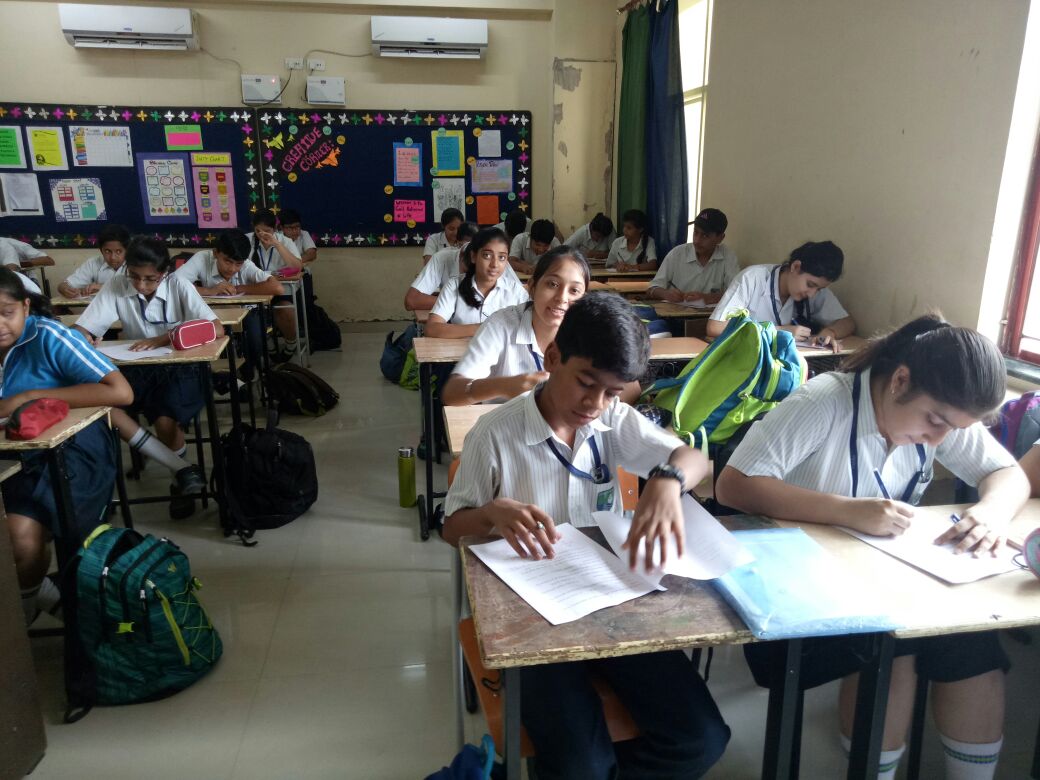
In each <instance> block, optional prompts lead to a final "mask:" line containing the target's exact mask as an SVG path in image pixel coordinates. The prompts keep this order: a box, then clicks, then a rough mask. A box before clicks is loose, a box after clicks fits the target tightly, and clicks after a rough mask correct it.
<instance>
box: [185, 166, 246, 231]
mask: <svg viewBox="0 0 1040 780" xmlns="http://www.w3.org/2000/svg"><path fill="white" fill-rule="evenodd" d="M194 157H195V155H192V159H194ZM229 157H230V155H229ZM234 175H235V174H234V172H233V171H232V169H231V168H229V167H223V166H212V165H206V166H195V167H193V168H192V181H193V182H194V196H195V212H196V215H197V218H198V226H199V227H200V228H233V227H238V212H237V211H236V210H235V180H234Z"/></svg>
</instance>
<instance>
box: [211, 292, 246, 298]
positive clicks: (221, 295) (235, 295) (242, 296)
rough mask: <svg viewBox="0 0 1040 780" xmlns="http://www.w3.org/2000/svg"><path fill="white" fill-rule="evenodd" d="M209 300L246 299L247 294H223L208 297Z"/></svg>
mask: <svg viewBox="0 0 1040 780" xmlns="http://www.w3.org/2000/svg"><path fill="white" fill-rule="evenodd" d="M205 297H207V298H245V297H246V294H245V293H221V294H220V295H207V296H205Z"/></svg>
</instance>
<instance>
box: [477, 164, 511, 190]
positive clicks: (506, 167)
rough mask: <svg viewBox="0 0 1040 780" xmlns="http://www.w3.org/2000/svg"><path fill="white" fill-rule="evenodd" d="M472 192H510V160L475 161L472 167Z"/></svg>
mask: <svg viewBox="0 0 1040 780" xmlns="http://www.w3.org/2000/svg"><path fill="white" fill-rule="evenodd" d="M473 191H474V192H512V191H513V161H512V160H479V159H478V160H477V161H476V163H475V164H474V165H473Z"/></svg>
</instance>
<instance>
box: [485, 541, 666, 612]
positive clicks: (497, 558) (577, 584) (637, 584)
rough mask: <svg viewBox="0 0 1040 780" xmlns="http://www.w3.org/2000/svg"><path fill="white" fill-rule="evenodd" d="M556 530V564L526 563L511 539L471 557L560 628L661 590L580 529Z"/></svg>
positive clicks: (550, 560) (549, 560)
mask: <svg viewBox="0 0 1040 780" xmlns="http://www.w3.org/2000/svg"><path fill="white" fill-rule="evenodd" d="M556 528H557V530H558V531H559V532H560V535H561V536H562V538H561V539H560V541H558V542H557V543H556V545H555V551H556V557H555V558H543V559H542V560H540V561H536V560H533V559H531V558H521V557H520V556H519V555H517V554H516V551H515V550H513V548H512V547H510V546H509V542H507V541H506V540H505V539H499V540H498V541H497V542H489V543H488V544H477V545H473V546H472V547H470V548H469V552H472V553H473V554H474V555H476V556H477V557H478V558H480V560H482V561H483V562H484V563H486V564H487V566H488V568H490V569H491V571H493V572H494V573H495V574H496V575H498V576H499V577H500V578H501V580H502V581H503V582H504V583H505V584H506V585H508V586H509V587H510V588H512V589H513V590H514V591H515V592H516V594H517V595H518V596H519V597H520V598H522V599H523V600H524V601H526V602H527V603H528V604H530V605H531V606H532V607H534V609H535V610H536V611H537V612H538V613H539V614H540V615H541V616H542V617H544V618H545V619H546V620H548V621H549V622H550V623H552V624H553V625H554V626H557V625H559V624H560V623H569V622H570V621H572V620H577V619H578V618H581V617H584V616H585V615H589V614H591V613H593V612H595V611H597V610H600V609H604V608H605V607H613V606H615V605H617V604H623V603H624V602H626V601H630V600H632V599H634V598H638V597H639V596H643V595H645V594H647V593H649V592H650V591H652V590H654V589H655V588H656V584H655V583H652V582H650V581H648V580H647V579H646V578H645V577H643V576H642V575H640V574H639V573H637V572H631V571H629V570H628V567H627V566H626V565H625V564H624V563H622V562H621V561H620V560H619V559H618V558H616V557H615V556H613V555H611V553H610V552H609V551H608V550H605V549H603V548H602V547H600V546H599V545H598V544H596V543H595V542H594V541H592V540H591V539H589V538H588V537H587V536H585V534H583V533H582V532H581V531H579V530H578V529H577V528H575V527H574V526H572V525H570V524H569V523H564V524H562V525H558V526H556Z"/></svg>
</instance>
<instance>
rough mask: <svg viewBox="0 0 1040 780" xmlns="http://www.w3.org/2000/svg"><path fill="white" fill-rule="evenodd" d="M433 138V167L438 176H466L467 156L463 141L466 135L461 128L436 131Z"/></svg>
mask: <svg viewBox="0 0 1040 780" xmlns="http://www.w3.org/2000/svg"><path fill="white" fill-rule="evenodd" d="M432 139H433V169H434V171H435V172H436V173H435V175H436V176H465V175H466V168H465V156H464V155H463V143H464V139H465V135H464V134H463V132H462V131H461V130H446V131H444V132H440V131H438V132H436V133H434V134H433V136H432Z"/></svg>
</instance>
